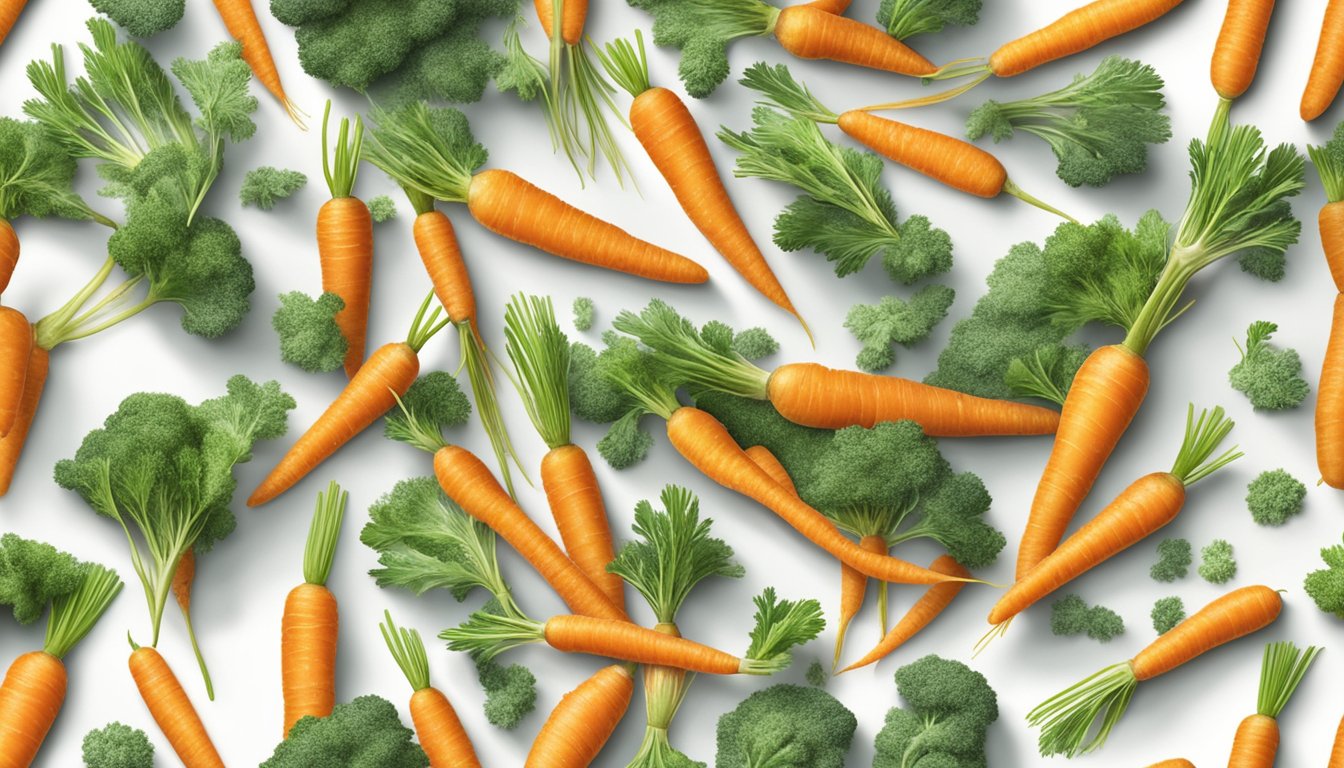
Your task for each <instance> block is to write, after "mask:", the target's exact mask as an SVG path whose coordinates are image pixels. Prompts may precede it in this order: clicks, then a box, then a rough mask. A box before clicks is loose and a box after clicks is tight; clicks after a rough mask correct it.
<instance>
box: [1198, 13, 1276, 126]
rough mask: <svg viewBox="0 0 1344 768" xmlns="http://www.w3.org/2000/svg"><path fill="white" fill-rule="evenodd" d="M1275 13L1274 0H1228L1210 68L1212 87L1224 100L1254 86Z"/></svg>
mask: <svg viewBox="0 0 1344 768" xmlns="http://www.w3.org/2000/svg"><path fill="white" fill-rule="evenodd" d="M1273 12H1274V0H1228V3H1227V15H1226V16H1224V17H1223V26H1222V29H1220V30H1218V42H1217V43H1216V44H1215V45H1214V47H1213V64H1212V66H1211V68H1210V79H1212V80H1213V89H1214V90H1215V91H1217V92H1218V95H1219V96H1220V97H1222V98H1223V99H1226V100H1229V101H1230V100H1232V99H1235V98H1237V97H1238V96H1241V95H1242V94H1243V93H1245V92H1246V89H1247V88H1250V87H1251V81H1252V80H1254V79H1255V70H1256V67H1257V66H1258V65H1259V64H1260V51H1261V49H1263V48H1264V46H1265V34H1266V33H1267V32H1269V17H1270V14H1272V13H1273Z"/></svg>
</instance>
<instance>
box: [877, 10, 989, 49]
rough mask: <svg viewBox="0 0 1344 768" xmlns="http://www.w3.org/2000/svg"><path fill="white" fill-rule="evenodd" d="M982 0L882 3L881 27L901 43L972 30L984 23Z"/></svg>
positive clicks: (878, 15)
mask: <svg viewBox="0 0 1344 768" xmlns="http://www.w3.org/2000/svg"><path fill="white" fill-rule="evenodd" d="M980 5H981V0H882V4H881V5H879V6H878V7H877V23H878V24H880V25H882V27H883V28H884V29H886V30H887V34H889V35H891V36H892V37H894V38H896V39H897V40H905V39H906V38H909V37H914V36H915V35H928V34H933V33H934V32H941V31H943V27H946V26H949V25H956V26H961V27H969V26H972V25H974V24H975V23H976V22H977V21H979V20H980Z"/></svg>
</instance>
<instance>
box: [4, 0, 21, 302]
mask: <svg viewBox="0 0 1344 768" xmlns="http://www.w3.org/2000/svg"><path fill="white" fill-rule="evenodd" d="M0 14H3V11H0ZM4 31H5V30H4V29H3V19H0V43H3V42H4V40H5V35H4ZM18 263H19V236H18V235H17V234H15V233H14V227H12V226H10V224H9V222H8V221H5V220H4V219H0V293H4V292H5V289H6V288H8V287H9V279H10V278H11V277H13V276H14V267H15V266H17V265H18Z"/></svg>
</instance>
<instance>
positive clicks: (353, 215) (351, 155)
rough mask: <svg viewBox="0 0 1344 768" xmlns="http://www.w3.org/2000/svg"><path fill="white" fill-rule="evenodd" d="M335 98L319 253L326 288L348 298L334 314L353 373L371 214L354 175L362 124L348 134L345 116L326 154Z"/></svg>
mask: <svg viewBox="0 0 1344 768" xmlns="http://www.w3.org/2000/svg"><path fill="white" fill-rule="evenodd" d="M330 117H331V101H330V100H328V101H327V107H326V109H325V110H324V111H323V112H322V173H323V175H324V176H325V177H326V179H327V188H328V189H329V190H330V191H331V199H330V200H328V201H327V202H325V203H323V204H322V207H321V208H320V209H318V211H317V255H318V258H319V259H320V260H321V263H322V290H323V291H324V292H326V293H334V294H336V295H337V296H340V297H341V300H342V301H344V302H345V308H344V309H342V310H341V311H340V312H337V313H336V325H337V326H339V327H340V329H341V335H342V336H344V337H345V340H346V343H347V344H348V347H347V349H346V352H345V375H346V376H348V377H351V378H353V377H354V375H355V374H356V373H358V372H359V366H360V365H361V364H362V363H363V362H364V343H365V336H366V335H367V330H368V324H369V292H370V290H371V284H372V282H373V216H372V215H371V214H370V213H369V207H368V206H367V205H365V204H364V201H363V200H360V199H359V198H357V197H354V196H353V195H352V194H351V190H352V189H353V188H354V186H355V175H356V172H357V171H358V170H359V159H360V147H361V146H362V145H363V141H364V124H363V123H362V122H361V121H360V119H359V118H358V117H356V118H355V131H354V138H353V139H351V138H350V120H349V119H347V118H341V126H340V129H339V131H338V134H337V137H336V154H335V157H334V158H332V157H331V156H330V155H329V154H328V153H327V120H328V118H330Z"/></svg>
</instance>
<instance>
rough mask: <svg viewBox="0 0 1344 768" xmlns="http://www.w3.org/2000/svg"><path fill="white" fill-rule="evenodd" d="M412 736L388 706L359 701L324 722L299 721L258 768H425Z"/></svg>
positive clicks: (337, 709)
mask: <svg viewBox="0 0 1344 768" xmlns="http://www.w3.org/2000/svg"><path fill="white" fill-rule="evenodd" d="M414 736H415V733H414V732H413V731H412V730H411V729H410V728H407V727H406V726H405V725H404V724H403V723H402V722H401V716H400V715H399V714H397V708H396V707H394V706H392V703H391V702H390V701H388V700H387V699H384V698H381V697H378V696H360V697H359V698H357V699H355V700H353V701H350V702H347V703H344V704H337V705H336V706H335V708H334V709H332V711H331V714H330V715H327V716H326V717H322V718H317V717H313V716H311V715H309V716H306V717H303V718H301V719H300V720H299V721H298V722H297V723H295V724H294V727H293V728H291V729H290V731H289V737H288V738H286V739H285V740H284V741H282V742H280V745H279V746H277V747H276V748H275V752H274V753H273V754H272V755H271V756H270V757H269V758H267V760H266V761H265V762H263V763H262V764H261V768H312V766H315V765H339V766H343V768H427V766H428V765H429V758H428V757H426V756H425V751H424V750H423V749H421V748H420V746H419V745H418V744H416V743H415V742H414V741H413V740H412V737H414Z"/></svg>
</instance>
